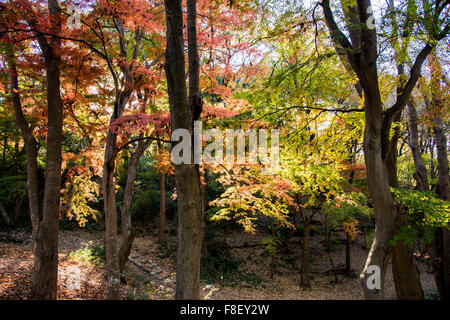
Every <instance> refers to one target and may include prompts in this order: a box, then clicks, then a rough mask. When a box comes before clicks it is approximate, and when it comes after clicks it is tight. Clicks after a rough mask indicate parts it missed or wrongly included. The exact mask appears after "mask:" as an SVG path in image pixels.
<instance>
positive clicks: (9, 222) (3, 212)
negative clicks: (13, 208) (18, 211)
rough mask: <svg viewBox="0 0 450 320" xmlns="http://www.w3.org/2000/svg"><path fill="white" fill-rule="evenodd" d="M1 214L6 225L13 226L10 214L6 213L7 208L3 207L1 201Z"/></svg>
mask: <svg viewBox="0 0 450 320" xmlns="http://www.w3.org/2000/svg"><path fill="white" fill-rule="evenodd" d="M0 213H1V214H2V217H3V220H5V222H6V225H7V226H10V225H11V219H10V218H9V215H8V212H6V210H5V207H4V206H3V204H2V202H1V201H0Z"/></svg>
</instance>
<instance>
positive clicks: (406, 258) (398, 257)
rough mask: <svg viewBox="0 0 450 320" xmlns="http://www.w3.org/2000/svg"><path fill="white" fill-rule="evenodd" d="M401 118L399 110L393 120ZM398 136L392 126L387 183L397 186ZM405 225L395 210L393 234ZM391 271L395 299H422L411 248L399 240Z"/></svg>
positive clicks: (404, 220)
mask: <svg viewBox="0 0 450 320" xmlns="http://www.w3.org/2000/svg"><path fill="white" fill-rule="evenodd" d="M400 120H401V112H399V113H397V114H396V115H395V116H394V122H399V121H400ZM399 136H400V129H399V127H398V126H396V127H395V128H394V134H393V136H392V138H391V140H390V142H389V150H388V152H387V155H386V168H387V171H388V177H389V185H390V186H391V187H393V188H398V186H399V184H398V177H397V153H398V152H397V143H398V139H399ZM406 225H407V220H406V217H405V216H404V214H403V213H402V212H397V218H396V222H395V234H397V233H398V232H400V229H401V228H403V227H405V226H406ZM392 272H393V274H394V282H395V288H396V291H397V299H400V300H423V299H424V295H423V290H422V284H421V282H420V273H419V270H418V269H417V265H416V263H415V261H414V257H413V254H412V251H411V249H410V248H409V247H408V246H407V245H405V244H404V243H403V242H401V241H399V242H398V243H397V244H396V245H395V246H394V247H393V249H392Z"/></svg>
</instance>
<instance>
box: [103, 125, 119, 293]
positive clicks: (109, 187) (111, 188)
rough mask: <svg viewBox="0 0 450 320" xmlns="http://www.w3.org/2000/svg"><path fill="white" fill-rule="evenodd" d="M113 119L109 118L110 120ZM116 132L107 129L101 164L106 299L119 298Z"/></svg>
mask: <svg viewBox="0 0 450 320" xmlns="http://www.w3.org/2000/svg"><path fill="white" fill-rule="evenodd" d="M112 120H113V119H111V121H112ZM116 137H117V136H116V134H114V133H112V131H111V130H108V136H107V138H106V147H105V158H104V166H103V179H102V190H103V205H104V210H105V249H106V273H107V277H108V281H107V299H108V300H118V299H120V270H119V257H118V252H117V208H116V199H115V185H114V168H115V158H116Z"/></svg>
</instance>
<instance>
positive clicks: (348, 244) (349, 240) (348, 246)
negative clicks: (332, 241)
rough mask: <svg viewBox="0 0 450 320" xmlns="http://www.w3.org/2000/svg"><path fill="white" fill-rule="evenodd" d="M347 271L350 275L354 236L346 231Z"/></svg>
mask: <svg viewBox="0 0 450 320" xmlns="http://www.w3.org/2000/svg"><path fill="white" fill-rule="evenodd" d="M345 237H346V241H345V273H346V274H347V276H350V274H351V273H352V263H351V249H352V237H351V236H350V235H349V234H348V233H345Z"/></svg>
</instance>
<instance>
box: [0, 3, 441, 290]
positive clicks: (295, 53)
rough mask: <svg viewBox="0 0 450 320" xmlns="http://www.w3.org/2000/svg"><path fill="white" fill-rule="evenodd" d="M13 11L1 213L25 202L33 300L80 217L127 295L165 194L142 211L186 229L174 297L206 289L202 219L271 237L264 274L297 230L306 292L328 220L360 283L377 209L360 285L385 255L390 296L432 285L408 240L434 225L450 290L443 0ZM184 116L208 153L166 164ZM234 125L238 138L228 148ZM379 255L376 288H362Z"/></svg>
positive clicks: (14, 212) (8, 12)
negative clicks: (358, 268)
mask: <svg viewBox="0 0 450 320" xmlns="http://www.w3.org/2000/svg"><path fill="white" fill-rule="evenodd" d="M0 8H1V13H0V53H1V58H0V111H1V115H0V151H1V154H0V155H1V159H0V161H1V163H2V168H1V170H0V172H1V174H2V177H1V179H0V185H1V186H2V188H3V189H5V190H2V191H0V213H1V216H0V219H2V220H4V221H5V223H6V225H7V227H8V228H12V227H14V226H15V225H16V224H20V223H22V221H21V217H22V216H23V214H22V212H27V213H29V216H30V219H28V220H29V221H30V222H31V224H30V226H31V229H32V232H33V244H34V248H33V254H34V267H33V280H32V284H31V288H30V289H31V290H30V292H31V294H30V297H31V298H35V299H56V298H58V297H59V296H58V292H57V276H58V274H57V272H58V234H59V225H60V223H59V220H62V221H66V219H69V220H74V222H73V224H76V225H78V226H79V227H89V226H91V225H96V226H97V227H98V228H99V229H100V230H102V231H104V247H105V265H104V268H105V271H106V274H107V280H106V297H107V298H108V299H120V297H121V294H120V288H121V278H122V279H123V277H124V274H125V271H126V267H125V266H126V263H127V260H128V257H129V255H130V252H131V251H132V250H133V244H134V238H135V236H136V235H137V234H138V233H139V232H141V230H140V229H141V228H140V227H141V226H140V223H141V222H143V224H145V225H146V226H149V228H150V229H153V227H154V226H153V225H152V224H153V222H152V221H151V219H150V218H151V216H152V214H153V213H154V212H153V211H154V210H153V209H155V208H148V209H145V210H144V211H145V213H144V214H145V215H146V217H145V221H140V220H139V219H140V218H139V217H142V216H143V215H144V214H141V213H139V212H136V211H139V210H140V209H136V207H138V208H142V207H144V206H152V207H153V205H150V204H149V201H147V202H146V200H148V199H151V203H158V202H157V201H159V208H157V209H158V213H155V214H154V215H155V216H158V219H157V221H156V227H155V229H157V232H156V233H157V234H158V242H159V244H160V245H161V247H160V248H161V251H164V252H166V251H167V252H169V251H170V250H173V247H174V245H173V244H174V242H176V254H174V256H176V259H177V260H176V264H175V265H176V291H175V298H176V299H200V298H201V295H200V293H201V292H200V285H201V272H200V271H201V269H202V267H203V265H202V263H204V262H202V261H203V260H202V257H203V258H204V257H206V256H208V255H210V253H208V247H211V246H210V244H209V243H208V241H209V240H208V235H207V234H206V233H207V231H208V230H209V231H211V229H214V230H215V228H218V227H217V224H216V223H217V222H219V221H220V223H221V224H222V225H227V226H233V224H232V222H236V223H237V224H238V225H240V226H241V227H243V231H244V232H249V233H250V234H255V233H260V232H261V233H264V234H265V235H267V238H266V239H265V240H264V241H263V242H262V244H261V245H262V246H263V247H264V248H265V249H266V253H267V254H269V255H270V272H269V274H270V277H271V279H274V275H275V271H276V267H277V259H278V258H279V256H283V255H284V254H286V247H288V244H289V241H290V240H292V239H293V237H294V235H295V236H299V237H300V242H301V245H298V246H297V249H299V250H301V258H300V263H299V264H298V269H299V283H300V286H301V287H312V286H314V285H315V284H314V281H313V280H312V277H311V273H312V272H311V269H313V268H314V264H313V263H312V262H311V260H312V259H311V257H310V256H311V249H312V248H313V246H314V245H315V244H314V241H312V240H314V237H315V231H316V230H317V229H320V230H321V232H323V234H324V240H323V244H324V245H325V252H326V255H328V257H329V260H330V262H331V264H332V268H333V272H334V276H335V277H336V279H337V273H336V272H337V270H336V268H335V266H334V264H333V260H332V259H331V253H332V251H333V235H337V234H338V233H342V235H343V237H345V238H343V239H342V241H345V248H346V253H345V270H344V271H345V273H344V275H346V276H348V277H351V275H352V264H354V262H353V259H351V256H352V252H353V251H352V249H351V248H352V246H354V244H355V242H356V241H358V238H359V237H361V236H367V234H368V229H369V232H370V229H372V228H373V226H372V225H371V223H372V221H371V220H372V213H373V214H374V221H375V224H376V228H375V231H374V232H375V236H374V241H373V242H372V243H371V244H372V247H371V251H370V252H369V254H368V257H367V261H366V265H365V268H364V270H363V271H362V275H361V280H362V284H363V289H364V295H365V298H367V299H381V298H383V297H384V292H383V291H384V279H385V275H386V272H387V270H388V268H387V266H388V261H390V260H389V258H390V257H392V265H393V274H394V282H395V283H394V284H395V287H396V294H397V297H398V298H399V299H424V298H425V296H426V294H425V292H424V290H423V288H422V285H421V281H420V272H419V271H418V269H417V266H416V265H417V264H418V263H419V262H418V260H417V259H416V258H414V255H413V254H412V253H413V249H414V248H415V247H411V245H415V244H416V243H418V242H419V243H421V242H420V241H424V237H423V234H421V233H420V232H421V231H423V230H427V232H429V233H430V234H431V236H430V242H429V243H426V245H425V249H424V250H425V251H426V252H427V254H429V255H430V256H431V260H432V264H433V268H434V270H435V281H436V284H437V289H438V291H439V295H440V296H441V297H443V298H446V297H447V298H448V296H449V293H448V290H449V288H450V284H449V279H450V277H449V275H448V265H449V262H448V261H450V257H448V252H447V251H448V250H447V247H446V243H447V242H448V241H449V239H448V237H449V234H450V233H449V231H448V210H447V209H448V208H447V207H448V206H447V202H445V201H448V200H449V185H450V184H449V179H448V176H449V174H448V170H449V169H448V155H447V144H448V141H447V131H446V130H447V125H448V86H449V82H448V79H447V78H448V77H447V69H448V61H449V60H448V33H449V30H450V29H449V28H450V27H449V25H448V22H449V21H448V12H449V11H448V10H449V3H448V1H439V0H426V1H425V0H424V1H413V0H408V1H405V2H401V3H398V2H396V1H394V0H391V1H388V2H386V5H380V6H379V7H378V6H377V8H378V9H377V10H378V11H377V12H376V13H375V16H376V18H377V21H376V22H377V23H375V22H374V15H373V12H372V5H371V2H370V1H368V0H357V1H336V2H331V1H327V0H323V1H321V2H319V3H316V4H314V5H306V4H305V3H302V2H297V1H287V0H286V1H285V0H279V1H269V2H260V1H251V0H249V1H224V0H213V1H206V0H186V1H182V0H166V1H163V2H162V1H153V0H152V1H147V0H95V1H88V0H77V1H75V0H73V1H72V0H68V1H56V0H47V1H43V0H11V1H1V2H0ZM378 20H380V21H379V22H378ZM404 109H407V111H408V114H407V115H406V113H405V112H403V111H404ZM197 120H199V121H201V127H202V129H203V136H201V137H200V138H198V137H197V136H195V132H196V128H197V129H198V127H195V124H194V123H195V121H197ZM197 125H198V123H197ZM178 129H184V130H185V131H187V132H188V136H189V138H190V139H192V142H194V140H195V139H200V143H199V144H200V146H201V147H202V150H205V152H204V154H203V155H204V157H203V158H202V159H201V161H200V162H199V163H197V162H196V163H181V164H179V163H176V162H174V161H173V159H172V148H174V146H175V145H176V144H177V143H178V142H179V141H174V140H176V139H175V138H174V137H176V135H173V136H172V134H173V133H174V132H177V130H178ZM208 129H214V131H207V132H208V133H206V134H205V133H204V132H205V130H208ZM269 131H270V132H272V133H271V138H270V142H266V144H265V145H264V143H262V142H261V141H262V140H261V139H262V136H265V135H266V134H267V133H268V132H269ZM227 132H234V134H236V136H234V137H232V146H229V144H230V143H231V139H228V138H229V137H228V136H227V134H228V133H227ZM237 132H240V133H242V132H244V135H245V136H246V137H244V138H243V139H242V137H241V136H239V134H238V133H237ZM254 132H259V134H260V136H259V140H258V144H257V145H258V146H259V147H260V149H258V152H262V151H261V150H263V149H264V148H263V147H264V146H266V147H268V146H269V145H270V147H271V148H266V149H264V150H263V151H265V153H264V154H258V156H257V157H256V159H254V160H256V161H253V162H252V161H244V163H240V162H239V161H235V162H233V163H230V162H227V160H229V159H228V158H227V156H228V155H227V156H226V157H225V162H223V161H221V160H223V152H220V150H222V151H223V150H224V149H225V151H226V152H228V151H230V150H232V151H235V152H236V151H237V152H238V154H239V152H241V151H242V150H243V156H244V159H245V160H250V159H252V157H253V156H254V154H253V152H254V150H253V149H252V147H251V146H250V144H251V140H252V139H253V136H251V133H254ZM275 133H276V134H275ZM278 134H279V143H277V142H276V141H277V139H278ZM235 138H236V141H237V143H239V142H242V141H243V142H244V144H245V146H244V147H243V148H242V145H241V146H238V145H237V146H236V147H235V145H234V139H235ZM211 141H213V143H212V144H208V143H211ZM247 141H248V143H249V145H248V146H247ZM198 142H199V141H197V140H195V142H194V143H191V144H192V145H195V144H196V143H198ZM221 143H222V144H223V143H225V144H226V146H222V145H221ZM218 145H219V146H218ZM221 148H222V149H221ZM213 149H214V150H213ZM269 149H270V150H269ZM183 153H184V149H183ZM194 153H195V150H189V154H188V155H187V156H186V158H187V159H191V160H193V159H194V158H195V157H196V156H195V154H194ZM208 154H209V155H208ZM184 156H185V155H184V154H183V158H185V157H184ZM240 156H242V154H241V155H240ZM211 158H212V159H211ZM238 158H239V155H238ZM211 160H212V161H211ZM191 162H192V161H191ZM236 162H237V163H236ZM144 163H145V166H144V165H143V164H144ZM144 173H145V174H144ZM149 177H151V181H153V182H154V181H157V182H158V183H157V185H156V184H155V183H153V182H150V181H149ZM25 180H26V181H25ZM391 188H392V189H391ZM405 188H407V189H405ZM411 189H417V190H418V191H420V192H423V193H416V192H413V191H412V190H411ZM429 192H434V193H436V194H437V195H438V196H439V198H440V199H441V200H442V202H441V201H438V200H437V199H434V197H431V193H429ZM136 193H137V194H136ZM143 194H145V196H146V197H147V199H144V200H143V201H141V200H142V198H144V197H143ZM154 195H157V198H158V199H159V200H154V199H153V196H154ZM169 197H170V198H169ZM418 197H422V198H420V199H424V198H423V197H427V199H432V200H430V205H431V204H433V206H434V207H433V208H434V209H435V211H437V212H438V213H439V214H433V213H431V212H432V211H433V210H434V209H430V208H428V207H426V208H425V207H423V206H421V205H420V203H419V201H418V200H417V199H419V198H418ZM428 197H431V198H428ZM170 199H172V200H173V201H172V200H170ZM153 201H154V202H153ZM138 202H139V205H138V206H137V205H136V203H138ZM25 206H28V209H27V208H25ZM406 209H408V210H406ZM152 210H153V211H152ZM155 212H156V211H155ZM119 213H120V214H119ZM136 215H138V217H137V219H136V220H135V218H133V219H132V217H136ZM421 215H424V216H425V218H424V219H423V220H420V221H419V220H417V219H416V218H417V216H421ZM172 218H173V219H174V220H176V223H175V225H176V234H177V236H176V238H177V239H176V240H174V239H173V238H174V233H173V229H174V228H172V227H173V226H172V225H173V221H171V219H172ZM138 220H139V221H138ZM141 220H144V219H141ZM367 220H369V222H368V221H367ZM119 221H120V223H121V225H120V228H119ZM218 225H220V224H218ZM136 227H138V228H136ZM227 230H228V229H227ZM430 230H431V231H430ZM228 231H229V230H228ZM225 233H226V232H225ZM119 235H120V236H119ZM224 246H226V244H225V245H224ZM216 251H218V250H216ZM214 254H217V253H212V254H211V255H210V256H209V257H210V258H211V259H215V258H216V257H215V256H214ZM299 256H300V254H299ZM131 260H132V259H131ZM372 265H376V266H379V267H380V269H381V284H382V285H381V288H375V289H374V288H372V289H370V288H369V286H367V285H366V284H367V280H368V278H369V277H370V272H369V271H368V270H369V267H370V266H372ZM213 269H214V268H213ZM216 271H217V270H216ZM216 276H217V275H216ZM216 278H217V277H216Z"/></svg>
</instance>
